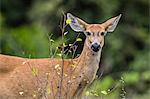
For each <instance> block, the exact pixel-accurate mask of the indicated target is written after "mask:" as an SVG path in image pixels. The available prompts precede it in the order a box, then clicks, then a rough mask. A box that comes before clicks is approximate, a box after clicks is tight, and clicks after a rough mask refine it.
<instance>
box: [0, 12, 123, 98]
mask: <svg viewBox="0 0 150 99" xmlns="http://www.w3.org/2000/svg"><path fill="white" fill-rule="evenodd" d="M120 17H121V15H119V16H117V17H114V18H111V19H109V20H107V21H106V22H104V23H102V24H88V23H86V22H84V21H83V20H81V19H79V18H77V17H75V16H73V15H72V14H70V13H68V14H67V18H68V19H69V20H70V24H69V25H70V27H71V28H72V29H73V30H74V31H76V32H83V33H84V34H85V36H86V40H85V43H84V47H83V51H82V53H81V55H80V56H79V57H78V58H75V59H64V60H62V59H54V58H53V59H50V58H44V59H28V58H21V57H15V56H7V55H0V99H34V98H35V99H80V98H81V96H82V94H83V92H84V90H85V89H86V87H88V86H89V85H90V84H91V83H92V81H93V80H94V78H95V76H96V72H97V70H98V67H99V62H100V56H101V51H102V48H103V45H104V37H105V35H106V33H107V32H113V31H114V29H115V28H116V26H117V23H118V21H119V19H120ZM62 63H63V64H62ZM62 65H63V68H64V69H63V75H62V74H61V72H62V71H61V70H62V69H61V68H62ZM61 79H63V80H62V86H60V80H61ZM60 89H61V90H60ZM60 92H61V94H60Z"/></svg>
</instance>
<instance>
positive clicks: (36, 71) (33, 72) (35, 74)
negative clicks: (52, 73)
mask: <svg viewBox="0 0 150 99" xmlns="http://www.w3.org/2000/svg"><path fill="white" fill-rule="evenodd" d="M32 74H33V75H34V76H37V75H38V69H37V68H32Z"/></svg>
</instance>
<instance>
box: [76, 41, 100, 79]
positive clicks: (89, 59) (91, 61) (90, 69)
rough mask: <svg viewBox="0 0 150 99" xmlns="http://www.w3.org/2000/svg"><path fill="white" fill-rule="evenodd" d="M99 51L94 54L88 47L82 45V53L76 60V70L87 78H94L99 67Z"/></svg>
mask: <svg viewBox="0 0 150 99" xmlns="http://www.w3.org/2000/svg"><path fill="white" fill-rule="evenodd" d="M100 56H101V50H100V51H99V52H97V53H94V52H93V51H92V50H91V49H90V47H88V46H87V45H86V43H85V44H84V47H83V51H82V53H81V55H80V56H79V58H78V69H79V70H81V72H84V73H85V75H88V76H89V78H94V76H95V75H96V72H97V70H98V67H99V62H100Z"/></svg>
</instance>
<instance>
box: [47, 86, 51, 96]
mask: <svg viewBox="0 0 150 99" xmlns="http://www.w3.org/2000/svg"><path fill="white" fill-rule="evenodd" d="M50 93H51V90H50V88H49V87H48V88H47V94H48V95H49V94H50Z"/></svg>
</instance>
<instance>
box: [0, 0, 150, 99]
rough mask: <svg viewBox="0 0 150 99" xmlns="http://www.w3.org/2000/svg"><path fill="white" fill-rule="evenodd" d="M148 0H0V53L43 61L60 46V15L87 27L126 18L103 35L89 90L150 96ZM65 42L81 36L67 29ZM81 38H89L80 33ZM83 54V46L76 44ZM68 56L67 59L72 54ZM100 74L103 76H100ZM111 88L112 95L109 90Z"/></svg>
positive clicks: (134, 98) (113, 97) (135, 98)
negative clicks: (83, 23) (103, 40)
mask: <svg viewBox="0 0 150 99" xmlns="http://www.w3.org/2000/svg"><path fill="white" fill-rule="evenodd" d="M149 4H150V2H148V0H0V53H1V54H8V55H15V56H21V57H29V56H30V57H31V58H42V57H49V55H50V48H49V47H50V46H49V45H50V42H49V39H48V35H51V34H52V39H54V42H53V46H51V47H52V48H53V49H55V48H56V47H58V46H60V44H61V43H62V42H61V40H60V39H61V31H60V28H59V25H60V21H61V19H62V11H63V12H65V13H67V12H70V13H72V14H73V15H75V16H78V17H80V18H82V19H84V20H85V21H86V22H88V23H102V22H104V21H106V20H107V19H109V18H111V17H114V16H116V15H119V14H120V13H121V14H122V18H121V20H120V22H119V24H118V27H117V28H116V30H115V31H114V32H113V33H109V34H108V35H107V36H106V37H105V46H104V48H103V51H102V59H101V63H100V69H99V70H98V72H97V74H98V75H99V77H98V80H96V81H95V82H94V83H93V84H92V85H91V87H90V88H89V89H88V91H87V92H86V95H87V96H91V95H92V96H95V97H97V96H98V97H97V98H98V99H105V98H107V99H120V98H122V99H124V97H126V98H127V99H148V98H149V97H150V64H149V61H150V60H149V56H150V51H149V50H150V48H149V47H150V39H149V37H150V36H149V22H148V21H149V17H150V16H149ZM66 31H68V32H69V33H68V34H67V35H66V37H65V38H66V44H71V43H73V42H74V41H75V39H76V36H77V35H78V33H75V32H74V31H72V30H71V29H70V27H68V26H67V28H66ZM80 38H82V39H83V41H84V39H85V36H84V35H83V34H82V33H81V35H80ZM76 45H78V49H77V52H76V55H77V54H80V53H81V51H82V47H83V42H77V43H76ZM68 57H69V56H68ZM101 74H103V75H102V77H100V76H101ZM110 90H112V91H110Z"/></svg>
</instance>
